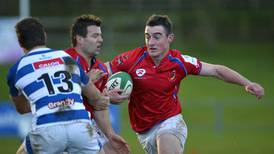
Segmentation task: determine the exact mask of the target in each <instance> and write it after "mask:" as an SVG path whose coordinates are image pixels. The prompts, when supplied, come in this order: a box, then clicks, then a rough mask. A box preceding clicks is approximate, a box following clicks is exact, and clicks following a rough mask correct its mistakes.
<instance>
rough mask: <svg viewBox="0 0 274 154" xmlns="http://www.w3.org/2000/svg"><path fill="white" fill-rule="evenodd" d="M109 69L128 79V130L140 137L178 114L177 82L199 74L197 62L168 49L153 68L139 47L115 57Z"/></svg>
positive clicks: (148, 56)
mask: <svg viewBox="0 0 274 154" xmlns="http://www.w3.org/2000/svg"><path fill="white" fill-rule="evenodd" d="M110 67H111V70H112V72H113V73H115V72H117V71H125V72H127V73H129V74H130V75H131V77H132V80H133V91H132V93H131V96H130V101H129V105H128V111H129V116H130V122H131V127H132V128H133V129H134V130H135V131H136V132H139V133H141V132H145V131H147V130H149V129H150V128H152V127H153V126H154V125H155V124H157V123H159V122H161V121H163V120H165V119H167V118H169V117H172V116H174V115H177V114H180V113H181V105H180V101H179V99H178V97H177V93H178V90H179V87H180V82H181V80H182V79H183V78H184V77H186V76H187V75H188V74H194V75H195V74H199V72H200V69H201V62H200V61H199V60H197V59H196V58H194V57H190V56H185V55H182V54H181V53H180V51H178V50H172V49H171V50H169V51H168V53H167V55H166V56H165V57H164V58H163V60H162V61H161V63H160V64H159V66H155V64H154V62H153V60H152V58H151V57H150V55H149V54H148V52H147V51H146V47H142V48H136V49H134V50H131V51H127V52H125V53H122V54H121V55H118V56H116V57H115V58H114V59H113V60H112V61H111V62H110Z"/></svg>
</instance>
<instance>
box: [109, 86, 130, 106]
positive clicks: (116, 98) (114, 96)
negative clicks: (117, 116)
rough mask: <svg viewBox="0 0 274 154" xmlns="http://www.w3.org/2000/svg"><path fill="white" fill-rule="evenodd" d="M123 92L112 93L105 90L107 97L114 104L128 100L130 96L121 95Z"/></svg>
mask: <svg viewBox="0 0 274 154" xmlns="http://www.w3.org/2000/svg"><path fill="white" fill-rule="evenodd" d="M122 92H123V90H121V89H112V90H110V91H107V90H106V89H105V90H104V93H107V95H108V96H109V98H110V102H111V103H113V104H119V103H122V102H123V101H124V100H127V99H128V98H129V96H128V95H121V93H122Z"/></svg>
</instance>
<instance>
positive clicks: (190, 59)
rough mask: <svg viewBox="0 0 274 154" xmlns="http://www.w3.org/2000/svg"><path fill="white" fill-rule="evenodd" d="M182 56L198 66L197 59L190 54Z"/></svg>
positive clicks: (186, 60)
mask: <svg viewBox="0 0 274 154" xmlns="http://www.w3.org/2000/svg"><path fill="white" fill-rule="evenodd" d="M181 56H182V58H183V59H184V60H185V62H187V63H191V64H193V65H195V66H198V63H197V59H196V58H194V57H191V56H188V55H181Z"/></svg>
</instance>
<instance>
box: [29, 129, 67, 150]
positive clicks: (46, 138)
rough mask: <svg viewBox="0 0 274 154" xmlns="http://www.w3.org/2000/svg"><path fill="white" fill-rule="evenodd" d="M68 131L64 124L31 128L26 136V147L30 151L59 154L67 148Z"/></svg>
mask: <svg viewBox="0 0 274 154" xmlns="http://www.w3.org/2000/svg"><path fill="white" fill-rule="evenodd" d="M66 141H67V140H66V132H65V131H64V127H63V126H62V125H55V126H49V127H43V128H37V129H35V130H31V131H30V132H29V134H28V135H27V137H26V140H25V147H26V149H27V151H28V153H30V152H32V153H39V154H47V153H52V154H59V153H61V152H63V151H64V149H65V148H66Z"/></svg>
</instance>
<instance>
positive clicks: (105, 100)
mask: <svg viewBox="0 0 274 154" xmlns="http://www.w3.org/2000/svg"><path fill="white" fill-rule="evenodd" d="M91 103H92V107H93V109H94V110H96V111H100V110H106V109H108V106H109V97H108V96H104V95H102V96H101V97H100V99H99V100H98V101H93V102H91Z"/></svg>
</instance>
